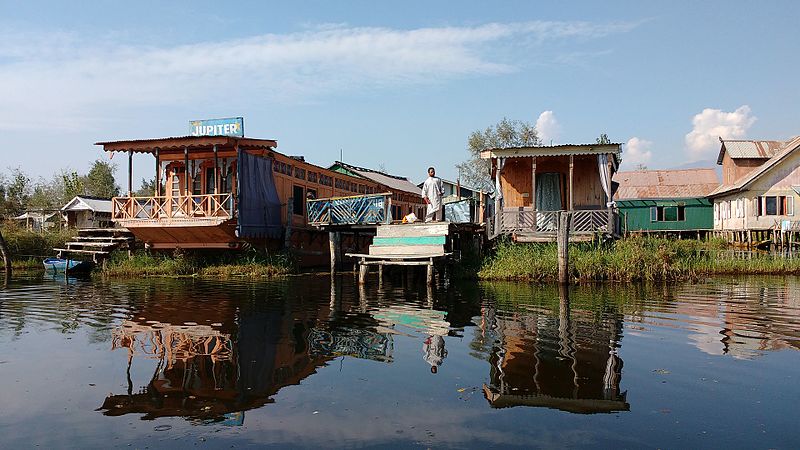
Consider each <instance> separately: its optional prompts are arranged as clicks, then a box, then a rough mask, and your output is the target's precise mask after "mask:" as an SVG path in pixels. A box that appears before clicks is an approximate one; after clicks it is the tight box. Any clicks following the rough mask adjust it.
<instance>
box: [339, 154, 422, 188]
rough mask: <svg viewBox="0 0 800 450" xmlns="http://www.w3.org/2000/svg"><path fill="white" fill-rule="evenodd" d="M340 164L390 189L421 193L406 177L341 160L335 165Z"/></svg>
mask: <svg viewBox="0 0 800 450" xmlns="http://www.w3.org/2000/svg"><path fill="white" fill-rule="evenodd" d="M336 164H338V165H340V166H342V167H344V168H346V169H347V170H350V171H352V172H355V173H357V174H359V175H360V176H362V177H364V178H367V179H369V180H372V181H374V182H376V183H379V184H382V185H384V186H386V187H388V188H389V189H391V190H393V191H395V190H397V191H404V192H410V193H412V194H417V195H420V192H421V191H420V189H419V188H418V187H417V186H416V185H415V184H414V183H412V182H411V181H409V180H408V178H406V177H402V176H399V175H390V174H388V173H384V172H379V171H377V170H372V169H367V168H364V167H358V166H354V165H351V164H347V163H343V162H341V161H336V162H335V163H334V165H336Z"/></svg>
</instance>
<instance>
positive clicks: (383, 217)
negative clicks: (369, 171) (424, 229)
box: [306, 192, 392, 225]
mask: <svg viewBox="0 0 800 450" xmlns="http://www.w3.org/2000/svg"><path fill="white" fill-rule="evenodd" d="M391 208H392V193H391V192H387V193H383V194H370V195H355V196H351V197H332V198H320V199H315V200H308V201H307V202H306V210H307V213H308V223H309V224H310V225H343V224H376V223H387V222H390V221H391V220H392V210H391Z"/></svg>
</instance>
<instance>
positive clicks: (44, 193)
mask: <svg viewBox="0 0 800 450" xmlns="http://www.w3.org/2000/svg"><path fill="white" fill-rule="evenodd" d="M54 181H55V180H54ZM60 207H61V193H60V186H59V184H58V183H56V182H52V183H47V182H46V181H44V179H41V178H40V179H39V180H38V181H37V182H36V183H35V184H33V186H32V187H31V196H30V198H28V204H27V205H26V208H25V209H58V208H60Z"/></svg>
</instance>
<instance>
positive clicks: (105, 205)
mask: <svg viewBox="0 0 800 450" xmlns="http://www.w3.org/2000/svg"><path fill="white" fill-rule="evenodd" d="M86 210H89V211H94V212H103V213H109V214H110V213H111V200H108V199H100V198H96V197H83V196H80V195H79V196H76V197H74V198H73V199H72V200H70V201H69V203H67V204H66V205H64V207H63V208H61V211H86Z"/></svg>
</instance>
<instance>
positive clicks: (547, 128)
mask: <svg viewBox="0 0 800 450" xmlns="http://www.w3.org/2000/svg"><path fill="white" fill-rule="evenodd" d="M536 131H537V132H538V133H539V139H541V140H542V143H543V144H544V145H550V142H551V141H552V142H554V143H555V142H558V138H559V135H560V134H561V125H559V123H558V120H556V115H555V113H553V111H544V112H543V113H541V114H539V118H538V119H536Z"/></svg>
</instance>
